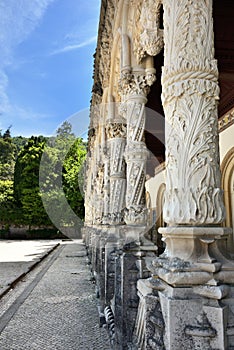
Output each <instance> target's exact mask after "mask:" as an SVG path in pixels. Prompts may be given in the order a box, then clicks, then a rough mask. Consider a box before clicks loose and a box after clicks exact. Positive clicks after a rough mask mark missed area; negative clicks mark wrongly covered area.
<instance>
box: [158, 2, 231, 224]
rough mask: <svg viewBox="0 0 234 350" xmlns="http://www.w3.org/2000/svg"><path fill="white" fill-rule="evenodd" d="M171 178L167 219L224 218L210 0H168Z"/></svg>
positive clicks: (165, 96)
mask: <svg viewBox="0 0 234 350" xmlns="http://www.w3.org/2000/svg"><path fill="white" fill-rule="evenodd" d="M163 5H164V28H165V29H164V42H165V55H164V57H165V59H164V67H163V72H162V86H163V92H162V100H163V106H164V111H165V116H166V150H167V151H166V159H167V179H166V192H165V206H164V220H165V221H166V222H167V223H168V224H170V225H174V224H189V225H207V224H217V223H220V222H222V221H223V218H224V206H223V200H222V192H221V190H220V169H219V148H218V124H217V122H218V118H217V104H218V100H219V86H218V69H217V62H216V60H215V59H214V40H213V21H212V0H199V1H190V0H180V1H178V0H172V1H171V0H164V2H163Z"/></svg>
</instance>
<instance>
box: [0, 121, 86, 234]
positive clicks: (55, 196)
mask: <svg viewBox="0 0 234 350" xmlns="http://www.w3.org/2000/svg"><path fill="white" fill-rule="evenodd" d="M85 156H86V145H85V143H84V142H83V140H82V139H80V138H78V139H77V138H76V137H75V135H74V134H73V132H72V127H71V125H70V124H69V123H68V122H65V123H63V124H62V125H61V126H60V128H59V129H58V130H57V134H56V136H54V137H51V138H49V139H48V138H45V137H43V136H40V137H33V136H32V137H31V138H30V139H27V138H24V137H21V136H18V137H14V138H12V137H11V134H10V127H9V128H8V129H7V130H6V131H5V132H4V133H2V132H1V133H0V222H1V223H2V224H6V223H7V224H24V225H28V226H29V227H31V226H35V225H36V226H43V227H46V226H47V225H49V226H51V224H52V223H51V221H50V218H49V216H48V213H47V211H46V210H45V209H44V206H43V204H45V202H44V200H42V199H44V198H46V200H48V203H49V205H50V206H51V207H52V209H53V210H54V211H55V212H56V213H57V215H58V216H61V217H62V214H64V210H65V209H64V207H63V205H62V204H61V203H63V200H62V199H63V198H62V197H64V194H65V197H66V200H67V202H68V203H69V205H70V208H71V209H72V210H73V211H74V213H75V214H76V215H78V216H79V217H80V218H83V216H84V202H83V198H82V195H81V191H80V188H79V181H78V180H79V173H80V170H81V168H82V163H83V161H84V158H85ZM42 159H43V161H42ZM43 194H46V196H45V197H43V198H42V196H43ZM67 224H69V219H68V222H67Z"/></svg>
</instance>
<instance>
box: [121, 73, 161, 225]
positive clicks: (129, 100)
mask: <svg viewBox="0 0 234 350" xmlns="http://www.w3.org/2000/svg"><path fill="white" fill-rule="evenodd" d="M154 73H155V70H154V68H148V69H143V68H135V69H132V70H131V71H129V70H124V69H123V71H122V76H121V90H122V91H124V93H125V107H126V111H127V146H126V150H125V160H126V163H127V189H126V213H125V222H126V223H127V224H129V225H145V224H146V222H147V210H146V204H145V197H144V186H145V166H146V160H147V156H148V151H147V148H146V145H145V140H144V129H145V104H146V102H147V97H146V96H147V94H148V92H149V87H150V86H151V85H152V84H153V82H154V81H155V74H154Z"/></svg>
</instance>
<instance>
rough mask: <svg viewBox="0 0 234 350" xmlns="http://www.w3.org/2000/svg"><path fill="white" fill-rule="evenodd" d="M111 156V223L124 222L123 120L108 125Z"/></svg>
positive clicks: (124, 133)
mask: <svg viewBox="0 0 234 350" xmlns="http://www.w3.org/2000/svg"><path fill="white" fill-rule="evenodd" d="M106 132H107V137H108V146H109V147H108V148H109V156H110V206H109V224H112V225H120V224H122V223H123V209H124V206H125V188H126V174H125V161H124V156H123V154H124V149H125V144H126V124H125V123H124V122H123V121H113V122H110V123H109V124H108V125H107V127H106Z"/></svg>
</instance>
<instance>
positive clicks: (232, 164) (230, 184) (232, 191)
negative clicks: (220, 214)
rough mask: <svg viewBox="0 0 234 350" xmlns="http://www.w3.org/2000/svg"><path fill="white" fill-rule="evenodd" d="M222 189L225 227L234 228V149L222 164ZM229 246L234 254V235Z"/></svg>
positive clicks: (227, 154) (233, 148)
mask: <svg viewBox="0 0 234 350" xmlns="http://www.w3.org/2000/svg"><path fill="white" fill-rule="evenodd" d="M221 174H222V180H221V181H222V189H223V191H224V205H225V208H226V219H225V221H224V226H226V227H232V229H233V228H234V147H232V148H231V149H230V150H229V151H228V152H227V153H226V155H225V157H224V159H223V161H222V164H221ZM228 243H229V244H228V246H230V247H231V251H232V252H234V235H233V234H232V237H231V238H230V241H229V242H228Z"/></svg>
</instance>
